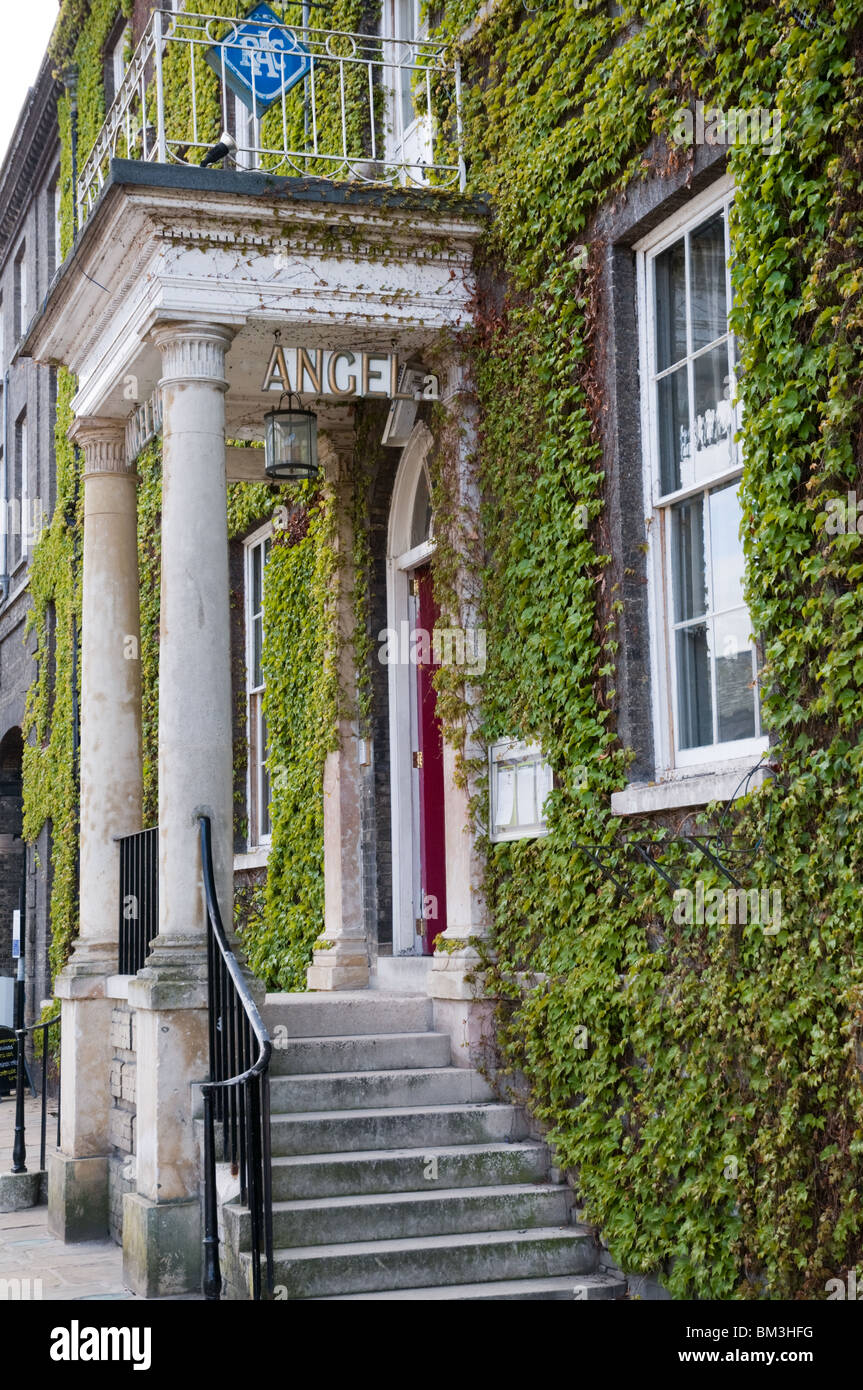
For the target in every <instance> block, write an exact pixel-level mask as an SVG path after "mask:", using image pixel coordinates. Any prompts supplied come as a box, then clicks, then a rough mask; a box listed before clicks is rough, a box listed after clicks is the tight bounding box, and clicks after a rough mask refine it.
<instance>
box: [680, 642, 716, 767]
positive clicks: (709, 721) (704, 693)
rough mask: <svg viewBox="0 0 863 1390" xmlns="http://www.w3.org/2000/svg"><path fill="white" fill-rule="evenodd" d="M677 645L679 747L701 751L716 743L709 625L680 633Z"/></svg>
mask: <svg viewBox="0 0 863 1390" xmlns="http://www.w3.org/2000/svg"><path fill="white" fill-rule="evenodd" d="M675 641H676V644H677V720H678V725H679V743H680V747H681V748H700V747H701V746H702V744H705V743H712V742H713V704H712V700H711V695H710V654H709V650H708V644H707V624H706V623H698V624H697V625H696V626H695V627H685V628H682V629H678V631H677V632H676V633H675Z"/></svg>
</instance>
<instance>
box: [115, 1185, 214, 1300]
mask: <svg viewBox="0 0 863 1390" xmlns="http://www.w3.org/2000/svg"><path fill="white" fill-rule="evenodd" d="M201 1241H202V1235H201V1203H200V1201H199V1200H198V1199H197V1198H191V1199H190V1200H188V1201H185V1202H153V1201H151V1200H150V1198H149V1197H142V1196H141V1194H140V1193H139V1192H127V1193H126V1195H125V1197H124V1198H123V1281H124V1283H125V1284H126V1285H127V1286H128V1287H129V1288H130V1289H131V1290H132V1292H133V1293H136V1294H137V1295H138V1296H139V1297H140V1298H175V1297H176V1296H177V1295H178V1294H186V1293H197V1292H198V1291H199V1290H200V1287H201V1262H202V1254H201V1251H202V1244H201Z"/></svg>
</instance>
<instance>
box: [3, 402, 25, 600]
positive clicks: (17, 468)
mask: <svg viewBox="0 0 863 1390" xmlns="http://www.w3.org/2000/svg"><path fill="white" fill-rule="evenodd" d="M12 448H13V451H14V457H13V473H12V476H13V478H14V480H15V482H16V484H17V487H16V488H15V491H14V493H11V494H10V497H9V505H8V506H7V509H6V511H7V518H6V522H7V531H8V535H9V536H10V537H11V541H12V544H11V547H10V559H11V563H10V565H9V571H10V573H11V574H14V573H15V572H16V570H18V569H19V568H20V567H21V566H22V565H25V564H26V563H27V556H28V553H29V546H28V544H27V542H28V539H29V538H28V532H27V521H26V518H27V505H28V504H27V481H28V479H27V464H28V458H27V455H28V451H29V429H28V421H27V411H26V408H25V409H24V410H22V411H21V414H20V415H19V416H18V418H17V420H16V421H15V426H14V437H13V441H12ZM16 502H17V503H18V515H17V521H16V516H15V505H14V504H15V503H16ZM16 525H17V527H18V536H17V540H16V537H15V527H16ZM7 544H8V541H7Z"/></svg>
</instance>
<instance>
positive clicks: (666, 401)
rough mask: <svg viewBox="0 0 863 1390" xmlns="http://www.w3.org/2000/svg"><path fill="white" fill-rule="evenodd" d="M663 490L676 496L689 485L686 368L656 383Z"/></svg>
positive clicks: (661, 484) (661, 483)
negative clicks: (675, 493) (683, 487)
mask: <svg viewBox="0 0 863 1390" xmlns="http://www.w3.org/2000/svg"><path fill="white" fill-rule="evenodd" d="M657 408H658V413H659V421H658V423H659V467H660V487H661V489H662V492H663V493H666V492H676V491H677V489H678V488H679V487H682V486H683V485H684V484H685V483H686V482H687V481H689V476H690V470H689V467H688V460H689V448H690V441H689V391H688V388H687V384H686V368H685V367H681V368H680V369H679V370H678V371H676V372H672V373H671V375H670V376H664V377H662V379H661V380H660V381H659V382H657Z"/></svg>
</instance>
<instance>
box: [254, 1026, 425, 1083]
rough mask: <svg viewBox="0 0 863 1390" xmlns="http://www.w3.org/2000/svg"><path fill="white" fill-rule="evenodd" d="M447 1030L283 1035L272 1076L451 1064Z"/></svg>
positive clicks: (275, 1051) (274, 1051)
mask: <svg viewBox="0 0 863 1390" xmlns="http://www.w3.org/2000/svg"><path fill="white" fill-rule="evenodd" d="M449 1059H450V1039H449V1034H448V1033H366V1034H362V1033H359V1034H355V1035H353V1036H347V1037H344V1038H340V1037H333V1038H294V1039H288V1040H285V1039H281V1038H280V1040H279V1042H278V1046H277V1047H275V1048H274V1050H273V1059H272V1062H271V1063H270V1073H271V1075H272V1076H274V1077H275V1076H293V1077H296V1076H301V1075H306V1074H308V1073H320V1072H356V1071H388V1070H390V1069H392V1068H398V1069H400V1070H404V1069H405V1068H408V1067H411V1068H412V1067H418V1068H424V1069H425V1068H428V1067H448V1066H449V1064H450V1060H449Z"/></svg>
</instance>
